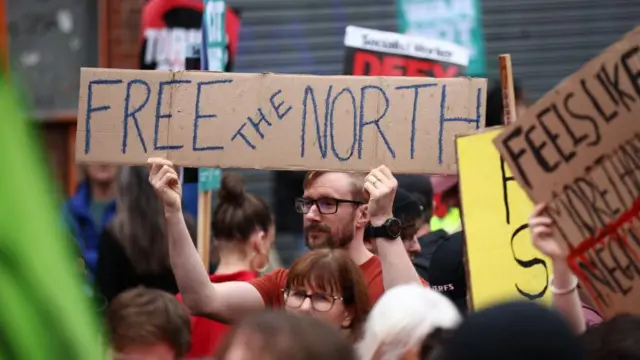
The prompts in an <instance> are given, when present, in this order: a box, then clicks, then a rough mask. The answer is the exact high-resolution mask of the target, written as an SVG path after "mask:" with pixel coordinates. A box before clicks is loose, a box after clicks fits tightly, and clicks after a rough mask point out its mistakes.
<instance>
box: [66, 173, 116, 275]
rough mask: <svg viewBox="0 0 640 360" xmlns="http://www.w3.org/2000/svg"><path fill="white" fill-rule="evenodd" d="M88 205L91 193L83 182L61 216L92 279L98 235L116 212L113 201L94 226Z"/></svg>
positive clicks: (96, 262)
mask: <svg viewBox="0 0 640 360" xmlns="http://www.w3.org/2000/svg"><path fill="white" fill-rule="evenodd" d="M90 205H91V191H90V189H89V183H88V182H86V181H85V182H83V183H82V184H80V186H78V191H77V192H76V194H75V195H74V196H72V197H71V198H69V199H68V200H67V201H66V202H65V204H64V208H63V214H64V219H65V221H66V223H67V226H68V227H69V229H70V231H71V234H72V235H73V237H74V238H75V240H76V242H77V244H78V247H79V248H80V251H82V256H83V257H84V259H85V262H86V264H87V270H89V274H90V275H91V277H93V274H95V270H96V266H97V264H98V244H99V242H100V235H101V234H102V230H103V227H104V225H106V224H107V223H108V222H109V221H111V219H113V216H114V215H115V212H116V204H115V200H114V201H112V202H111V203H110V204H109V206H108V208H107V211H106V212H105V217H104V219H103V221H102V224H94V222H93V219H92V218H91V213H90V211H89V209H90ZM100 225H102V226H100Z"/></svg>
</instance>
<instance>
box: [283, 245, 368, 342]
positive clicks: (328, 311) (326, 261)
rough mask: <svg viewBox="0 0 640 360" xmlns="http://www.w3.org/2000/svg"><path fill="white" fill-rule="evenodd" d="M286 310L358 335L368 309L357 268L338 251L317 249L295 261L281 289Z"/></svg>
mask: <svg viewBox="0 0 640 360" xmlns="http://www.w3.org/2000/svg"><path fill="white" fill-rule="evenodd" d="M283 296H284V300H285V305H286V308H285V309H286V310H287V311H289V312H295V313H301V314H305V315H311V316H313V317H317V318H320V319H322V320H325V321H326V322H328V323H331V324H333V325H335V326H336V327H337V328H341V329H345V330H349V333H350V335H351V338H352V339H355V338H357V337H358V336H359V334H360V330H361V327H362V324H363V323H364V321H365V319H366V317H367V314H368V312H369V309H370V306H371V305H370V300H369V296H368V293H367V286H366V284H365V281H364V278H363V276H362V272H361V271H360V268H358V266H357V265H356V264H355V263H354V262H353V261H352V260H351V258H350V257H349V255H348V254H347V253H346V252H345V251H343V250H340V249H318V250H312V251H310V252H307V253H306V254H304V255H302V256H301V257H300V258H298V259H297V260H296V261H295V262H294V263H293V265H292V266H291V269H290V270H289V273H288V274H287V283H286V286H285V288H284V290H283Z"/></svg>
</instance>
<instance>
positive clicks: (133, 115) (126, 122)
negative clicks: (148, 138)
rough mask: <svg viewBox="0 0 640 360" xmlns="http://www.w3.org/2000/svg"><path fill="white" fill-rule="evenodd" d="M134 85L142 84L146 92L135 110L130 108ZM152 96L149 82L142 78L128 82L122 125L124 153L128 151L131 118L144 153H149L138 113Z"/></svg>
mask: <svg viewBox="0 0 640 360" xmlns="http://www.w3.org/2000/svg"><path fill="white" fill-rule="evenodd" d="M133 85H142V86H143V87H144V88H145V91H146V94H145V96H144V100H143V101H142V103H140V105H138V106H137V107H136V108H134V109H133V110H129V107H130V106H131V89H132V88H133ZM150 97H151V87H150V86H149V84H148V83H147V82H146V81H144V80H141V79H134V80H130V81H129V82H128V83H127V92H126V94H125V97H124V120H123V121H122V123H123V124H122V126H123V127H124V129H123V131H122V153H123V154H126V153H127V141H128V140H129V119H130V118H131V119H133V125H135V127H136V131H137V133H138V139H139V140H140V145H142V150H143V151H144V153H145V154H146V153H147V144H146V143H145V142H144V137H143V136H142V130H141V129H140V123H139V122H138V116H137V114H138V113H139V112H140V111H142V109H144V107H145V106H147V103H148V102H149V98H150Z"/></svg>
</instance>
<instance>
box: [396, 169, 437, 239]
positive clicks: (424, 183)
mask: <svg viewBox="0 0 640 360" xmlns="http://www.w3.org/2000/svg"><path fill="white" fill-rule="evenodd" d="M396 179H397V180H398V187H399V188H401V189H404V190H406V191H407V192H408V193H410V194H411V196H413V197H414V198H415V199H416V200H417V201H418V202H419V203H420V206H421V207H422V215H423V217H424V218H423V220H424V223H425V224H429V222H430V221H431V217H432V216H433V186H432V185H431V178H430V177H429V176H427V175H416V174H413V175H397V176H396ZM421 235H424V234H419V235H418V237H420V236H421Z"/></svg>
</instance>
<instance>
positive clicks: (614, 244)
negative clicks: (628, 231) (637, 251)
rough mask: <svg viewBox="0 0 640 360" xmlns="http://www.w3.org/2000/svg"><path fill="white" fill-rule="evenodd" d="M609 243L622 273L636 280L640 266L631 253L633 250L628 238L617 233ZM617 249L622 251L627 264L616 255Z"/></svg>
mask: <svg viewBox="0 0 640 360" xmlns="http://www.w3.org/2000/svg"><path fill="white" fill-rule="evenodd" d="M621 230H622V229H621ZM608 245H609V252H610V253H611V257H612V258H613V261H614V262H615V263H616V266H617V267H618V268H619V269H620V272H621V273H622V275H624V277H625V278H626V279H627V280H629V281H634V280H635V277H636V275H640V268H639V267H638V264H637V262H636V259H634V258H633V256H632V255H631V252H632V251H633V250H632V249H630V248H629V244H628V243H627V241H626V239H623V238H622V236H621V235H620V234H619V233H617V234H615V236H614V237H613V239H612V240H611V241H609V244H608ZM616 250H619V252H620V253H622V255H623V257H624V260H626V262H625V264H623V263H622V262H621V261H620V258H619V257H618V255H616V252H617V251H616Z"/></svg>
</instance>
